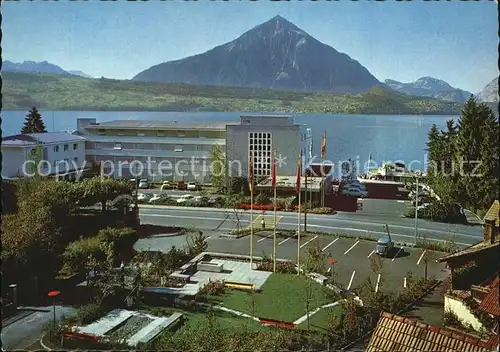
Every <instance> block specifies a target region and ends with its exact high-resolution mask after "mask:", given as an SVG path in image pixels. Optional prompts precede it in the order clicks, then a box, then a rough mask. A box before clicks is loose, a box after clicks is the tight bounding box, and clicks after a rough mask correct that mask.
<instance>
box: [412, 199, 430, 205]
mask: <svg viewBox="0 0 500 352" xmlns="http://www.w3.org/2000/svg"><path fill="white" fill-rule="evenodd" d="M431 201H432V199H431V198H430V197H418V202H417V201H416V200H415V199H413V200H412V201H411V205H413V206H415V205H422V204H424V203H430V202H431Z"/></svg>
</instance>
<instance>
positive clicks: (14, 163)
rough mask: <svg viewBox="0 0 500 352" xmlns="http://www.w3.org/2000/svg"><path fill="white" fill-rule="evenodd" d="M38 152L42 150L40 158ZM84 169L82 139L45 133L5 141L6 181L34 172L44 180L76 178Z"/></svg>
mask: <svg viewBox="0 0 500 352" xmlns="http://www.w3.org/2000/svg"><path fill="white" fill-rule="evenodd" d="M37 149H39V150H40V152H39V155H37ZM35 163H38V164H39V165H35ZM30 164H31V165H30ZM85 166H86V165H85V138H83V137H80V136H75V135H74V134H71V133H64V132H46V133H27V134H18V135H14V136H8V137H4V138H2V177H3V178H4V179H8V178H17V177H30V176H34V173H35V172H36V173H39V174H40V175H42V176H57V175H63V176H62V177H64V178H74V177H75V176H76V173H77V172H78V171H82V170H84V169H85Z"/></svg>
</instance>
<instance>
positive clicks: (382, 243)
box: [375, 236, 394, 256]
mask: <svg viewBox="0 0 500 352" xmlns="http://www.w3.org/2000/svg"><path fill="white" fill-rule="evenodd" d="M393 249H394V242H393V241H392V239H391V237H390V236H385V237H382V238H381V239H379V240H378V241H377V245H376V246H375V253H376V254H378V255H381V256H388V255H389V254H390V253H391V252H392V251H393Z"/></svg>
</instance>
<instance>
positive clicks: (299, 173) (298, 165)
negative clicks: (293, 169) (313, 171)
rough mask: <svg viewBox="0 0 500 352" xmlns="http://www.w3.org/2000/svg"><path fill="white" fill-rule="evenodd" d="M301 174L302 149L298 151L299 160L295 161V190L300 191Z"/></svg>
mask: <svg viewBox="0 0 500 352" xmlns="http://www.w3.org/2000/svg"><path fill="white" fill-rule="evenodd" d="M301 176H302V150H301V151H300V153H299V161H298V163H297V186H296V188H295V191H296V192H297V193H300V177H301Z"/></svg>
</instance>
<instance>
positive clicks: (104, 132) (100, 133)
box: [97, 129, 106, 135]
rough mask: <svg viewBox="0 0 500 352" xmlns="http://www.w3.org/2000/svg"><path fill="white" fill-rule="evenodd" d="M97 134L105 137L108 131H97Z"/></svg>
mask: <svg viewBox="0 0 500 352" xmlns="http://www.w3.org/2000/svg"><path fill="white" fill-rule="evenodd" d="M97 134H99V135H105V134H106V130H103V129H99V130H97Z"/></svg>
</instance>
